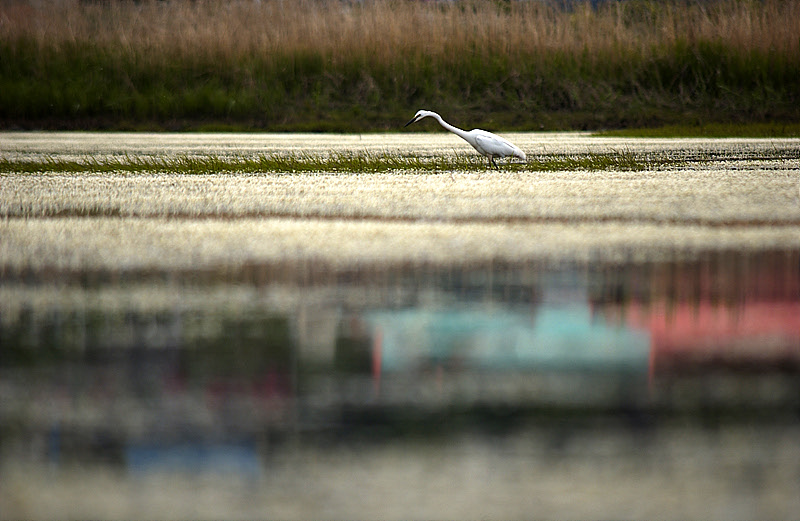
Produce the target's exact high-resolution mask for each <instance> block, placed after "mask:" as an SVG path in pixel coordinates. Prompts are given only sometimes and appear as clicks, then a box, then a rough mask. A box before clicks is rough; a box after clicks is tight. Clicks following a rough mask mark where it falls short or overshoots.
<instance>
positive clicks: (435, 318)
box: [366, 303, 650, 372]
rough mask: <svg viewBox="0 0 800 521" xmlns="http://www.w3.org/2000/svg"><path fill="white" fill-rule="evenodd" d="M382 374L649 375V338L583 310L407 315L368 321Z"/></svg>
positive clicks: (376, 316)
mask: <svg viewBox="0 0 800 521" xmlns="http://www.w3.org/2000/svg"><path fill="white" fill-rule="evenodd" d="M366 321H367V323H368V324H369V326H370V328H371V330H372V336H373V357H375V358H376V359H379V360H380V370H381V371H387V372H391V371H402V370H407V369H412V368H414V367H419V366H426V365H445V366H451V367H464V368H470V369H484V368H485V369H496V370H504V369H515V370H519V369H527V370H582V371H585V370H591V371H616V370H625V371H637V372H638V371H640V372H646V370H647V366H648V357H649V351H650V338H649V335H648V334H647V333H646V332H645V331H643V330H637V329H633V328H629V327H626V326H625V325H623V324H616V325H614V324H608V323H606V321H605V320H603V319H602V318H600V317H595V316H593V314H592V312H591V309H590V308H589V306H588V305H583V304H579V303H575V304H568V305H563V306H546V305H544V306H539V307H537V308H535V309H534V310H533V311H532V312H531V311H527V312H526V311H525V310H511V309H499V310H498V309H494V310H491V309H490V310H484V309H443V310H424V309H404V310H399V311H379V312H375V313H370V314H368V315H367V316H366Z"/></svg>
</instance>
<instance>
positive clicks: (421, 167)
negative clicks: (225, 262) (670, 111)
mask: <svg viewBox="0 0 800 521" xmlns="http://www.w3.org/2000/svg"><path fill="white" fill-rule="evenodd" d="M682 162H683V160H682V159H679V158H671V157H669V156H667V155H665V154H649V155H642V154H634V153H632V152H612V153H601V154H594V153H593V154H579V155H558V154H548V155H539V156H531V157H530V158H529V160H528V162H527V163H514V162H508V163H505V164H502V163H500V164H501V166H500V168H501V170H506V171H538V172H547V171H560V170H589V171H597V170H626V171H631V170H648V169H653V168H659V167H663V166H667V165H676V164H678V163H682ZM487 163H488V162H487V160H486V159H484V158H483V157H480V156H477V155H457V156H413V155H398V154H375V153H370V152H364V153H352V152H342V153H332V154H327V155H314V154H306V153H299V154H288V155H286V154H267V155H261V156H257V157H255V158H246V157H220V156H188V155H177V156H165V157H152V156H121V157H103V158H96V157H91V156H89V157H86V158H83V159H80V160H64V159H57V158H53V157H48V158H44V159H40V160H33V159H9V158H6V157H0V173H29V174H35V173H44V172H56V173H95V174H103V173H112V172H115V173H131V174H135V173H170V174H220V173H230V174H256V173H277V174H290V173H304V172H308V173H314V172H316V173H352V174H356V173H384V172H422V173H433V172H447V171H468V172H479V171H485V170H487V169H488V164H487Z"/></svg>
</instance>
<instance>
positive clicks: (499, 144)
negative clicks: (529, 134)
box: [405, 110, 526, 168]
mask: <svg viewBox="0 0 800 521" xmlns="http://www.w3.org/2000/svg"><path fill="white" fill-rule="evenodd" d="M423 118H433V119H435V120H436V121H438V122H439V124H440V125H441V126H443V127H444V128H446V129H447V130H449V131H450V132H452V133H453V134H455V135H457V136H458V137H460V138H461V139H463V140H464V141H466V142H467V143H469V144H470V145H472V148H474V149H475V150H477V151H478V153H479V154H481V155H482V156H486V157H488V158H489V162H490V163H491V164H493V165H494V166H495V168H499V167H498V166H497V163H495V162H494V160H495V158H496V157H500V158H503V157H509V156H512V157H518V158H520V159H522V160H523V161H526V158H525V152H523V151H522V150H520V149H519V148H518V147H517V146H516V145H514V144H513V143H511V142H509V141H508V140H506V139H503V138H501V137H500V136H498V135H496V134H492V133H491V132H487V131H485V130H481V129H479V128H475V129H472V130H470V131H469V132H467V131H466V130H461V129H460V128H458V127H454V126H453V125H451V124H450V123H448V122H447V121H445V120H443V119H442V116H440V115H439V114H437V113H435V112H433V111H430V110H419V111H417V113H416V114H414V117H413V118H411V121H409V122H408V123H406V124H405V126H406V127H407V126H409V125H410V124H412V123H415V122H417V121H419V120H421V119H423Z"/></svg>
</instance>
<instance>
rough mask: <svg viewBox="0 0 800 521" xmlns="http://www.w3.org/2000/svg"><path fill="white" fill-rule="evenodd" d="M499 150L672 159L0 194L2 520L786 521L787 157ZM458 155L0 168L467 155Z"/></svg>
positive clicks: (224, 149) (790, 363)
mask: <svg viewBox="0 0 800 521" xmlns="http://www.w3.org/2000/svg"><path fill="white" fill-rule="evenodd" d="M509 137H513V140H514V141H515V142H516V143H518V144H519V145H520V146H521V148H523V149H524V150H525V151H526V152H527V153H528V155H529V158H530V161H536V155H537V154H542V155H544V154H553V153H557V154H564V155H580V154H592V153H604V152H608V151H613V150H619V149H629V150H634V151H637V153H645V152H653V153H658V154H670V155H674V156H676V157H679V158H685V159H686V161H682V162H680V164H678V163H677V162H676V163H674V164H669V165H666V166H653V168H652V169H644V170H636V171H615V170H597V171H584V170H574V171H568V170H559V171H545V172H537V171H531V170H528V169H525V168H524V167H520V166H519V165H515V166H509V167H508V168H507V169H504V170H501V171H499V172H497V171H486V172H475V171H469V172H460V171H442V172H426V173H422V172H419V173H414V172H397V173H384V174H365V173H359V172H353V173H325V172H315V173H307V174H274V173H271V172H263V173H255V174H252V173H251V174H247V175H244V174H242V175H237V174H235V173H220V174H216V175H213V174H212V175H190V174H179V173H174V174H170V173H140V174H130V173H122V172H120V173H108V174H92V173H81V172H76V173H55V172H51V173H47V172H43V173H36V174H22V173H13V172H12V173H7V174H2V176H0V213H2V215H3V219H2V221H0V274H2V277H1V279H0V297H1V298H0V344H1V345H2V347H1V348H0V349H2V351H0V352H1V353H2V358H0V371H1V373H0V426H2V432H0V443H1V445H0V450H2V454H1V455H2V466H0V473H2V477H3V479H2V481H3V483H4V485H3V487H1V488H0V516H2V517H4V518H18V517H26V518H52V517H104V518H130V517H159V518H220V517H224V518H232V517H239V518H244V517H246V518H253V517H256V518H266V517H270V518H275V517H278V518H309V517H311V518H370V519H372V518H377V517H380V518H412V517H413V518H453V517H470V518H475V517H491V518H565V517H570V518H610V517H612V518H651V517H655V516H657V517H665V513H668V514H667V516H668V517H680V518H704V519H709V518H713V519H744V518H747V519H751V518H756V517H757V518H786V517H792V515H793V514H795V513H797V512H798V511H800V502H799V501H798V499H797V498H799V497H800V494H799V493H798V492H800V490H798V485H797V483H799V482H800V480H798V479H797V478H798V476H800V449H798V446H797V443H796V440H797V434H798V432H800V419H799V418H798V411H800V398H798V397H800V392H798V391H800V389H798V387H800V379H799V378H798V376H800V165H798V164H797V162H796V161H794V160H791V159H782V157H783V155H782V154H781V153H780V151H782V150H786V151H789V152H791V151H796V150H797V148H798V147H800V141H798V140H635V139H634V140H615V139H604V138H593V137H589V136H586V135H581V134H566V135H537V134H519V135H514V136H509ZM455 139H456V138H453V137H452V136H447V135H441V136H440V135H426V136H419V135H370V136H329V135H323V136H309V135H305V136H303V135H269V136H259V135H249V136H235V135H225V134H223V135H202V134H201V135H191V134H186V135H183V134H182V135H155V136H152V135H145V134H112V135H109V134H47V133H44V134H27V133H22V134H14V133H10V134H5V135H3V139H2V140H0V154H2V155H3V156H4V157H6V158H12V159H24V158H32V157H56V158H57V157H71V158H77V159H81V158H83V159H85V158H86V157H110V156H120V155H121V156H124V155H126V154H127V155H131V156H134V155H142V156H147V155H152V156H154V157H155V156H159V155H165V154H166V155H169V154H190V155H201V156H202V155H216V156H237V157H240V156H247V155H257V154H260V153H263V152H265V151H269V152H282V151H286V152H287V153H288V152H293V151H300V152H302V153H307V154H328V153H335V152H341V151H343V150H344V151H352V152H355V153H360V152H362V151H370V152H380V153H397V154H401V153H402V154H408V153H410V152H412V153H419V154H423V155H424V154H471V153H472V152H471V150H470V149H469V148H468V146H466V145H462V144H461V143H459V142H457V141H456V140H455ZM776 150H777V151H779V153H776V152H775V151H776ZM786 156H787V157H793V156H792V154H791V153H789V154H786Z"/></svg>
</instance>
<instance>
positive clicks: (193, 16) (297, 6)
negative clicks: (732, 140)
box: [0, 0, 800, 63]
mask: <svg viewBox="0 0 800 521" xmlns="http://www.w3.org/2000/svg"><path fill="white" fill-rule="evenodd" d="M0 20H2V23H1V24H0V38H3V39H5V40H7V41H14V40H15V39H17V38H19V37H21V36H26V37H32V38H34V39H36V40H37V41H39V42H40V43H41V44H43V45H44V44H47V45H52V44H56V45H58V44H61V45H69V44H70V43H74V42H77V41H86V40H91V41H93V42H94V43H95V44H96V45H97V46H99V47H104V46H108V47H113V48H116V49H120V50H121V51H122V52H126V51H128V52H131V51H137V50H142V51H143V52H144V53H145V54H142V55H141V56H142V57H143V58H146V57H147V56H148V55H149V56H150V59H153V58H156V57H158V56H161V55H163V54H167V55H170V54H179V55H182V56H187V57H188V56H193V55H196V54H197V53H200V54H201V55H203V54H207V55H212V56H214V57H218V58H221V59H224V60H226V61H230V62H235V61H236V60H235V59H233V58H235V57H238V56H241V55H259V56H261V57H269V56H270V55H271V54H275V53H285V52H291V53H296V52H303V51H307V52H311V51H314V52H321V53H322V54H323V55H326V56H329V57H330V58H331V59H332V60H334V62H335V61H336V60H337V59H341V58H344V57H346V56H348V53H357V54H358V55H360V56H363V57H364V58H367V59H370V60H374V61H376V62H382V63H391V62H393V61H395V60H396V58H397V56H405V57H409V53H411V54H414V53H423V54H425V55H439V56H443V57H448V56H453V55H457V54H460V53H463V52H471V53H474V54H478V55H485V56H491V55H494V54H497V53H500V54H502V55H504V56H508V55H512V56H513V55H535V54H537V53H538V52H541V51H543V50H553V49H558V50H562V51H566V52H569V53H581V52H583V51H585V50H588V51H590V52H596V51H598V50H601V51H602V50H605V51H618V50H619V49H621V48H624V49H631V50H637V49H639V50H641V51H642V52H646V50H647V49H648V48H649V47H651V46H661V45H671V44H674V43H675V42H677V41H686V42H689V43H691V42H693V41H697V40H704V41H718V42H720V43H722V42H724V43H725V45H730V46H733V47H735V48H738V49H740V50H743V51H752V50H755V49H760V50H765V51H777V52H782V51H787V50H792V52H797V50H798V46H800V42H798V39H797V37H796V36H797V34H800V2H796V1H781V0H765V1H763V2H752V1H740V0H721V1H716V2H698V3H674V2H665V3H656V2H632V3H630V2H611V3H608V4H606V5H601V6H600V7H599V8H597V9H593V8H592V7H591V6H590V5H589V4H588V3H583V4H578V5H576V6H575V8H574V9H573V10H571V11H565V10H561V9H559V8H557V7H554V6H553V5H552V4H548V3H545V2H518V3H517V2H514V3H511V4H508V5H507V6H506V7H504V8H498V7H497V5H496V4H494V3H492V2H452V3H442V4H439V3H433V4H420V3H416V2H405V1H393V0H386V1H381V0H376V1H368V2H363V3H341V2H320V1H315V0H300V1H297V2H288V3H287V2H284V1H280V0H264V1H261V2H254V1H245V0H239V1H233V2H228V1H197V2H189V1H166V2H156V1H144V2H116V1H112V2H81V1H80V0H63V1H60V2H55V3H38V4H35V3H30V2H6V3H4V5H3V6H0ZM154 52H155V54H152V53H154Z"/></svg>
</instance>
